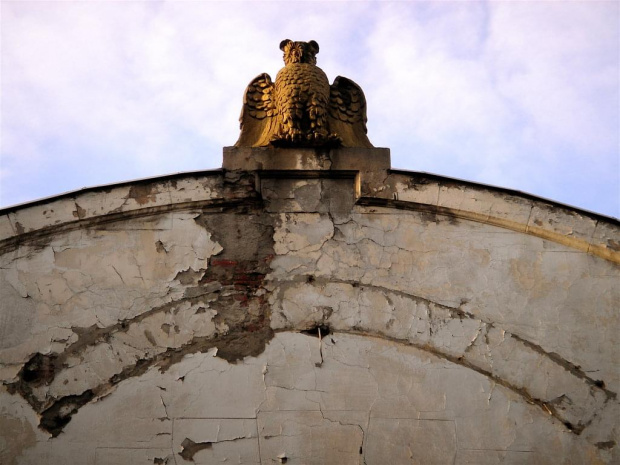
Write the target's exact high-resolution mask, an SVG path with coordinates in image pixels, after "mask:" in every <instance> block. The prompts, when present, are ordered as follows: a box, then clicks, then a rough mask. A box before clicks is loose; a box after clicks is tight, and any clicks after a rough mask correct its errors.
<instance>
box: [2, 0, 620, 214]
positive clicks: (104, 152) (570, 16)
mask: <svg viewBox="0 0 620 465" xmlns="http://www.w3.org/2000/svg"><path fill="white" fill-rule="evenodd" d="M0 8H1V9H0V22H1V24H0V26H1V42H0V79H1V83H0V86H1V97H0V98H1V101H0V111H1V114H0V115H1V121H0V207H6V206H10V205H14V204H18V203H23V202H28V201H31V200H35V199H38V198H42V197H48V196H53V195H56V194H60V193H63V192H67V191H72V190H76V189H80V188H82V187H89V186H96V185H101V184H110V183H115V182H121V181H126V180H132V179H138V178H144V177H151V176H159V175H165V174H169V173H176V172H183V171H196V170H207V169H216V168H219V167H220V166H221V163H222V147H224V146H230V145H234V143H235V141H236V140H237V137H238V135H239V123H238V117H239V113H240V110H241V105H242V99H243V93H244V90H245V87H246V86H247V84H248V83H249V82H250V81H251V80H252V79H253V78H254V77H255V76H257V75H258V74H261V73H263V72H267V73H268V74H270V75H271V77H272V78H273V79H275V75H276V73H277V72H278V70H279V69H280V68H281V67H282V66H283V63H282V52H281V51H280V50H279V44H280V41H281V40H283V39H286V38H288V39H292V40H305V41H309V40H316V41H317V42H318V43H319V46H320V52H319V54H318V56H317V60H318V66H319V67H321V68H322V69H323V70H324V71H325V73H326V74H327V76H328V77H329V78H330V81H333V79H335V78H336V76H338V75H341V76H345V77H348V78H349V79H352V80H353V81H355V82H356V83H357V84H359V85H360V86H361V88H362V89H363V90H364V93H365V94H366V100H367V113H368V135H369V138H370V140H371V142H372V143H373V144H374V145H375V146H377V147H389V148H390V149H391V155H392V167H393V168H397V169H404V170H412V171H424V172H430V173H435V174H439V175H443V176H448V177H454V178H459V179H465V180H469V181H474V182H479V183H485V184H491V185H494V186H500V187H506V188H510V189H516V190H520V191H524V192H527V193H530V194H533V195H536V196H540V197H543V198H547V199H551V200H554V201H557V202H560V203H565V204H568V205H572V206H575V207H579V208H583V209H586V210H590V211H594V212H597V213H601V214H604V215H608V216H614V217H620V63H619V60H620V51H619V47H620V2H617V1H574V2H573V1H491V2H477V1H458V2H457V1H433V2H421V1H399V2H391V1H385V2H379V1H376V2H370V1H366V2H353V1H330V2H322V1H314V2H293V1H287V2H266V1H252V2H233V1H227V2H211V1H123V0H117V1H88V0H83V1H28V0H22V1H4V0H2V2H1V3H0Z"/></svg>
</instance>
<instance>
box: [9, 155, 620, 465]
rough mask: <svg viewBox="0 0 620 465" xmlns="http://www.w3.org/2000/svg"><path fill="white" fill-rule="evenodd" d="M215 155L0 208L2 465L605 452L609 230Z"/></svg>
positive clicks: (418, 189) (489, 202)
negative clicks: (166, 172) (208, 166)
mask: <svg viewBox="0 0 620 465" xmlns="http://www.w3.org/2000/svg"><path fill="white" fill-rule="evenodd" d="M224 168H225V169H224V170H222V171H212V172H203V173H190V174H180V175H175V176H169V177H165V178H158V179H152V180H143V181H136V182H132V183H126V184H122V185H115V186H108V187H101V188H94V189H89V190H84V191H80V192H76V193H72V194H66V195H64V196H60V197H58V198H54V199H47V200H44V201H40V202H38V203H33V204H28V205H24V206H21V207H15V208H11V209H6V210H4V211H2V212H0V215H1V216H0V233H1V234H2V239H1V241H0V253H1V254H2V255H1V256H0V271H1V279H0V286H1V289H2V291H1V292H2V310H1V312H0V376H1V377H2V383H3V386H2V388H1V390H0V413H1V418H0V445H4V447H3V448H0V449H2V452H0V453H1V454H3V455H2V460H1V461H2V463H36V464H42V463H50V464H52V463H59V462H61V461H64V462H66V463H85V464H97V465H100V464H120V463H132V464H133V463H160V464H163V463H169V464H172V463H176V464H181V463H186V462H187V463H189V462H190V461H192V460H193V461H194V462H195V463H219V461H221V460H224V459H226V460H227V461H229V462H231V463H263V464H266V463H288V464H290V463H317V464H318V463H334V464H336V463H338V464H341V463H367V464H373V463H374V464H383V463H395V464H396V463H412V462H413V463H423V464H427V463H437V464H443V463H450V464H452V463H457V464H465V463H476V464H480V463H550V464H551V463H553V464H555V463H575V464H581V463H613V462H614V461H618V460H619V456H618V447H617V446H616V443H617V442H618V431H617V428H618V424H617V423H618V420H617V419H618V417H619V408H618V406H619V403H618V399H617V395H616V393H617V392H618V387H619V386H620V373H619V370H618V360H619V355H620V354H619V349H618V342H619V337H618V334H620V331H619V329H620V327H619V326H620V325H619V317H618V304H619V303H620V296H619V291H618V286H617V283H618V277H619V275H620V273H619V269H618V262H620V252H619V244H620V228H619V227H618V222H617V221H616V220H613V219H609V218H605V217H602V216H599V215H595V214H592V213H588V212H583V211H578V210H575V209H572V208H570V207H565V206H561V205H557V204H553V203H551V202H548V201H545V200H542V199H537V198H534V197H532V196H528V195H525V194H521V193H517V192H513V191H507V190H502V189H497V188H491V187H488V186H481V185H476V184H472V183H467V182H463V181H456V180H452V179H446V178H442V177H438V176H431V175H426V174H421V173H407V172H399V171H391V170H389V169H388V168H389V152H388V151H387V150H385V149H369V150H359V149H346V150H345V149H343V150H338V151H332V152H327V153H321V152H315V151H313V150H293V149H289V150H273V149H272V150H266V149H252V150H248V149H225V158H224Z"/></svg>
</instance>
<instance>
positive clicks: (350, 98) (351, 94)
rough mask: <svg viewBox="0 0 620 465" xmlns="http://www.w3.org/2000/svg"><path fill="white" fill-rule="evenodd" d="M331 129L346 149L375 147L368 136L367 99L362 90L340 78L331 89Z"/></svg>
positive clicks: (351, 82)
mask: <svg viewBox="0 0 620 465" xmlns="http://www.w3.org/2000/svg"><path fill="white" fill-rule="evenodd" d="M328 114H329V116H328V117H329V129H330V131H331V132H332V133H335V134H336V135H337V136H339V137H340V139H341V140H342V145H343V146H344V147H373V145H372V144H371V143H370V141H369V140H368V136H367V135H366V132H367V129H366V121H367V118H366V97H364V92H362V88H361V87H360V86H358V85H357V84H356V83H354V82H353V81H351V80H350V79H347V78H345V77H342V76H338V77H337V78H336V79H335V80H334V83H333V84H332V85H331V88H330V97H329V113H328Z"/></svg>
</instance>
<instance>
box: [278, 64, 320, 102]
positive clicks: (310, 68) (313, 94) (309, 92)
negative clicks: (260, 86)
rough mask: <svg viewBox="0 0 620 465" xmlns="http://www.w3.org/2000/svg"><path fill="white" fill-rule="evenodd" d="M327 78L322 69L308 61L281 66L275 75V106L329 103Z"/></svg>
mask: <svg viewBox="0 0 620 465" xmlns="http://www.w3.org/2000/svg"><path fill="white" fill-rule="evenodd" d="M329 95H330V88H329V80H328V79H327V76H326V75H325V73H324V72H323V70H322V69H321V68H319V67H317V66H315V65H311V64H308V63H293V64H289V65H287V66H285V67H284V68H282V69H281V70H280V71H279V72H278V75H277V76H276V82H275V97H276V99H275V100H276V107H277V108H284V107H286V106H290V105H295V106H297V105H305V104H307V103H312V104H314V105H321V106H326V105H327V104H328V103H329Z"/></svg>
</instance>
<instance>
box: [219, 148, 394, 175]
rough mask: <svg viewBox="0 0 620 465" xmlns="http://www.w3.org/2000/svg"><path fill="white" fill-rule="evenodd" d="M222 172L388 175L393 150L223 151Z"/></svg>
mask: <svg viewBox="0 0 620 465" xmlns="http://www.w3.org/2000/svg"><path fill="white" fill-rule="evenodd" d="M222 168H224V169H225V170H230V171H238V170H239V171H264V170H269V171H283V170H302V171H307V170H311V171H317V170H320V171H323V170H329V171H341V170H345V171H346V170H354V171H360V172H377V171H386V170H389V169H390V149H387V148H357V147H356V148H344V147H342V148H336V149H321V148H288V147H287V148H274V147H224V162H223V164H222Z"/></svg>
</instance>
